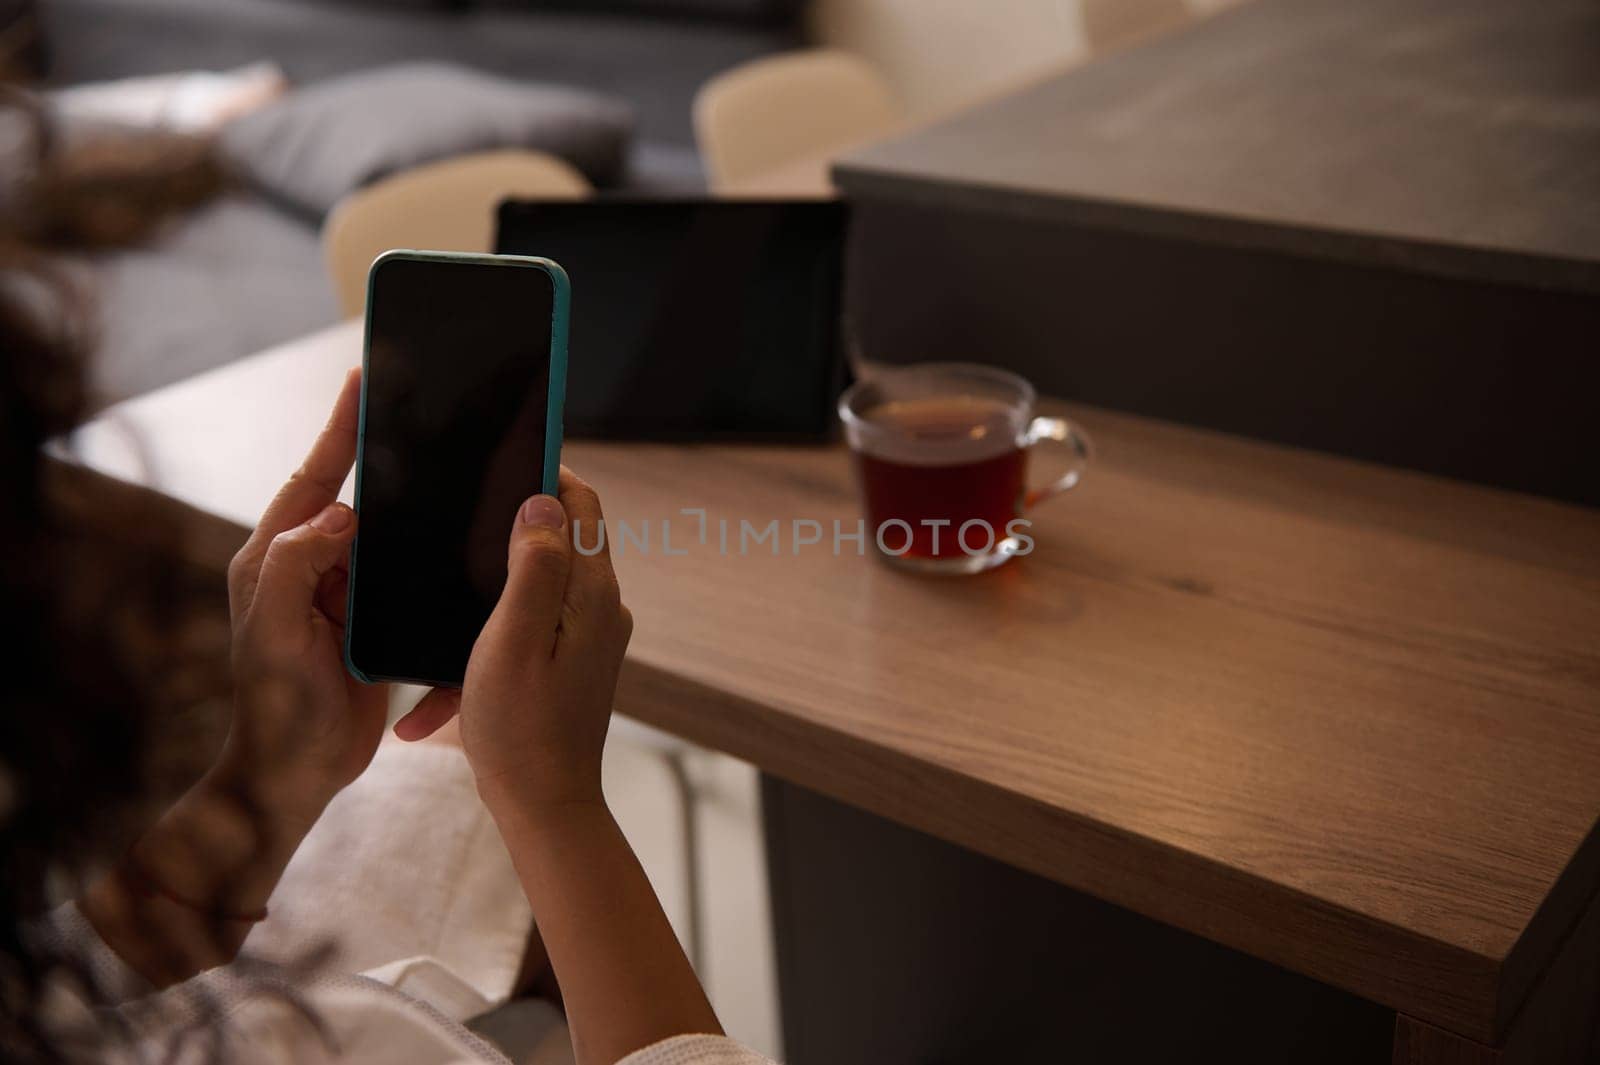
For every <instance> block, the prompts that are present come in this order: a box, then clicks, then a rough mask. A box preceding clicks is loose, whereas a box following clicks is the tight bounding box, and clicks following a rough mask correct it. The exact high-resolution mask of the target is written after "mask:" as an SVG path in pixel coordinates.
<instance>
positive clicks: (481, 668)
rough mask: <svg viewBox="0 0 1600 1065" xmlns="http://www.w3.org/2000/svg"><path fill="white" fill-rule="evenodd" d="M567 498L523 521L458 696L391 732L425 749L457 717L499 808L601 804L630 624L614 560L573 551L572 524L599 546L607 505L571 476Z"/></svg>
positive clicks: (551, 500)
mask: <svg viewBox="0 0 1600 1065" xmlns="http://www.w3.org/2000/svg"><path fill="white" fill-rule="evenodd" d="M559 491H560V498H559V499H557V498H555V497H552V496H547V495H537V496H532V497H530V498H529V499H528V500H527V501H526V502H525V503H523V505H522V507H521V508H520V509H519V510H518V512H517V516H516V518H515V520H514V521H513V524H512V529H511V539H510V545H509V548H508V555H507V576H506V585H505V590H504V591H503V592H501V594H500V602H499V603H498V605H496V607H495V610H494V613H493V614H492V615H491V616H490V618H489V621H488V623H487V624H486V625H484V628H483V632H482V633H481V634H480V635H479V636H478V640H477V643H475V644H474V645H473V648H472V656H471V658H470V659H469V661H468V664H467V675H466V682H465V684H464V685H463V686H462V688H461V690H460V691H459V692H457V691H449V690H445V689H438V690H435V691H433V692H430V693H429V694H428V696H427V697H425V698H424V699H423V700H422V702H420V703H418V704H417V707H416V709H414V710H412V711H411V713H409V714H407V715H406V716H405V717H404V718H402V719H401V720H400V721H399V722H398V723H397V724H396V725H395V734H396V735H397V736H399V737H400V738H401V739H405V740H417V739H421V738H423V737H424V736H427V735H429V734H430V733H432V732H433V731H435V730H436V729H438V728H439V727H440V726H441V725H443V724H444V723H445V722H447V721H448V720H449V719H450V718H451V717H452V716H454V715H455V714H456V713H458V712H459V713H460V715H461V743H462V747H463V748H464V749H465V750H466V755H467V760H468V762H469V763H470V764H471V765H472V769H473V773H474V774H475V775H476V777H477V779H478V788H479V791H480V792H481V793H483V794H484V797H485V799H486V800H488V801H490V802H491V804H492V803H493V802H494V800H495V799H496V798H497V797H500V796H504V797H505V798H507V799H509V800H511V801H514V802H516V803H517V804H519V805H520V806H522V807H523V808H524V809H527V808H529V807H543V806H564V805H569V804H573V803H588V802H593V803H598V802H601V801H602V799H601V792H600V757H601V751H602V749H603V748H604V746H605V738H606V728H607V725H608V724H609V722H610V718H611V703H612V698H613V696H614V695H615V692H616V686H617V673H618V671H619V670H620V669H621V666H622V656H623V653H624V651H626V649H627V646H628V637H629V636H630V634H631V633H632V632H633V617H632V615H631V614H629V612H628V608H627V607H625V606H623V605H622V598H621V594H620V591H619V589H618V587H617V577H616V573H615V572H614V571H613V570H612V567H611V554H610V550H609V549H608V548H606V547H605V546H603V545H602V547H601V549H600V550H599V551H598V552H596V553H594V554H590V555H586V554H583V553H580V552H578V551H576V550H574V547H573V537H572V527H573V523H574V522H575V521H576V522H579V523H581V526H580V527H581V528H582V529H583V530H584V539H585V540H586V541H589V540H591V539H594V538H598V534H597V530H598V529H599V528H600V522H601V520H602V519H601V511H600V499H599V497H598V496H596V495H595V492H594V489H592V488H590V487H589V486H588V485H587V484H585V483H584V482H583V481H582V480H580V479H579V478H578V477H577V476H576V475H575V474H573V473H572V471H570V470H568V469H567V468H566V467H562V469H561V482H560V488H559Z"/></svg>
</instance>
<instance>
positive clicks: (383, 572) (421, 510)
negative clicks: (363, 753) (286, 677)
mask: <svg viewBox="0 0 1600 1065" xmlns="http://www.w3.org/2000/svg"><path fill="white" fill-rule="evenodd" d="M570 303H571V296H570V289H569V286H568V283H567V275H566V273H565V272H564V271H563V270H562V269H561V267H560V266H558V265H557V264H555V263H554V262H551V261H550V260H548V259H541V258H533V257H528V256H516V255H465V254H454V253H449V252H421V251H390V252H385V253H384V254H383V255H381V256H379V257H378V259H377V260H376V261H375V262H373V264H372V269H371V272H370V273H369V274H368V277H367V319H366V347H365V354H364V355H363V360H362V366H363V373H362V380H361V424H360V430H359V436H358V442H357V451H356V487H355V509H356V514H357V515H358V517H359V524H358V525H357V531H356V539H355V543H354V545H353V546H352V547H351V553H350V589H349V599H348V601H347V604H346V607H347V614H346V619H345V644H344V655H345V663H346V665H347V666H348V668H349V670H350V672H351V673H352V674H354V675H355V676H356V677H358V678H360V679H361V680H363V681H366V682H368V683H373V682H377V681H405V682H409V683H415V684H431V685H436V686H446V687H452V686H459V685H460V684H461V682H462V678H463V677H464V676H465V675H466V670H467V656H468V655H469V654H470V653H471V652H472V645H473V642H474V641H475V640H476V639H477V638H478V633H479V632H480V631H481V630H482V629H483V625H484V622H485V621H487V620H488V619H489V614H490V612H491V611H493V609H494V605H495V603H496V601H497V600H498V599H499V597H500V591H501V589H502V588H503V587H504V586H505V581H506V542H507V540H508V538H509V537H510V535H511V528H512V522H513V519H514V518H515V516H516V513H517V508H518V506H520V505H521V503H522V501H523V500H524V499H526V498H527V497H528V496H531V495H536V494H538V493H539V492H548V493H551V494H554V493H555V492H556V490H557V487H556V481H557V476H558V474H559V470H560V464H561V408H562V401H563V395H564V392H565V388H566V376H567V320H568V308H569V306H570Z"/></svg>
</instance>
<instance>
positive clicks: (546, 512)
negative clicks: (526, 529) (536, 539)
mask: <svg viewBox="0 0 1600 1065" xmlns="http://www.w3.org/2000/svg"><path fill="white" fill-rule="evenodd" d="M517 520H518V521H520V522H522V524H524V525H534V526H538V527H539V528H543V529H559V528H561V527H562V526H563V525H565V524H566V523H567V512H566V511H564V510H562V509H561V503H560V502H559V501H558V500H557V499H556V498H555V497H554V496H529V497H528V500H527V502H525V503H523V504H522V509H521V510H520V511H518V512H517Z"/></svg>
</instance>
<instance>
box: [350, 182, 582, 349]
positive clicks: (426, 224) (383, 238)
mask: <svg viewBox="0 0 1600 1065" xmlns="http://www.w3.org/2000/svg"><path fill="white" fill-rule="evenodd" d="M590 191H591V189H590V187H589V183H588V182H587V181H585V180H584V178H583V175H582V174H580V173H578V172H577V171H576V170H574V169H573V168H572V167H571V166H569V165H568V164H567V163H565V162H563V161H562V160H560V159H557V158H556V157H555V156H551V155H545V154H543V153H541V152H527V151H497V152H484V153H482V154H478V155H468V156H461V157H459V158H456V159H447V160H445V161H443V162H439V163H430V164H428V165H426V166H420V167H417V168H416V169H414V170H407V171H405V172H404V173H401V174H396V175H394V176H393V177H389V178H385V179H384V180H382V181H379V182H377V183H375V184H372V185H369V186H367V187H366V188H364V189H358V190H357V191H355V192H352V193H351V194H350V195H348V196H346V197H345V198H344V199H342V200H340V201H339V202H338V203H337V204H335V205H334V208H333V210H332V211H331V212H329V214H328V220H327V221H326V222H324V223H323V226H322V256H323V261H324V262H325V263H326V264H327V268H328V276H329V277H330V278H331V279H332V281H333V287H334V290H335V291H336V292H337V294H338V297H339V306H340V308H341V309H343V311H344V313H345V315H346V316H347V317H354V316H357V315H360V314H361V313H362V312H363V311H364V310H365V308H366V300H367V268H368V267H369V266H371V265H372V260H373V259H375V258H377V257H378V255H379V254H380V253H382V252H385V251H387V250H388V249H390V248H426V249H428V250H431V251H468V252H486V251H492V250H493V249H494V212H495V208H496V207H497V206H498V205H499V203H500V201H501V200H504V199H507V198H508V197H514V196H520V197H527V198H529V199H547V200H557V199H563V200H564V199H581V198H583V197H585V196H587V195H589V193H590Z"/></svg>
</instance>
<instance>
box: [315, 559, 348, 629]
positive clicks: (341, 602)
mask: <svg viewBox="0 0 1600 1065" xmlns="http://www.w3.org/2000/svg"><path fill="white" fill-rule="evenodd" d="M349 593H350V570H349V569H348V568H347V567H346V566H345V565H344V564H343V563H342V562H341V563H340V564H338V565H335V566H334V567H333V568H332V569H330V570H329V571H328V572H326V573H324V574H323V575H322V580H320V581H318V582H317V595H316V598H315V599H313V600H312V602H313V603H314V604H315V605H316V608H317V610H318V611H320V612H321V613H322V616H323V617H325V618H327V619H328V620H329V621H331V622H333V623H334V624H335V625H337V626H339V628H341V629H342V628H344V622H345V617H346V616H347V613H348V607H349V605H350V599H349Z"/></svg>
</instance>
